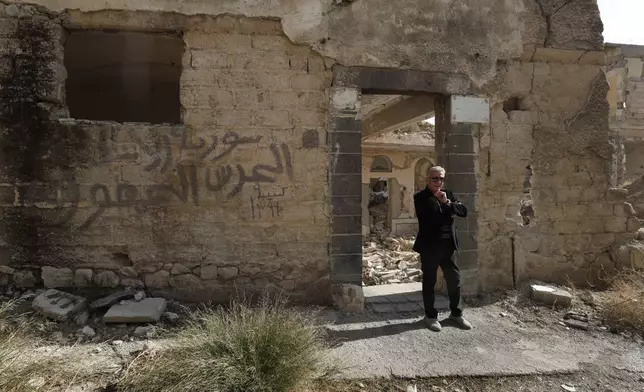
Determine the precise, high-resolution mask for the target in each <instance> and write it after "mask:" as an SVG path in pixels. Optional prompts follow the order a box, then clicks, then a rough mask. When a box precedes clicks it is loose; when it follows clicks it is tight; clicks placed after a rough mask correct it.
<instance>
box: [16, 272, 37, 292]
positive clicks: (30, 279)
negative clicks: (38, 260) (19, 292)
mask: <svg viewBox="0 0 644 392" xmlns="http://www.w3.org/2000/svg"><path fill="white" fill-rule="evenodd" d="M36 282H37V279H36V276H35V275H34V273H33V272H32V271H16V272H15V273H14V274H13V283H14V284H15V285H16V287H18V288H21V289H26V288H30V287H34V286H36Z"/></svg>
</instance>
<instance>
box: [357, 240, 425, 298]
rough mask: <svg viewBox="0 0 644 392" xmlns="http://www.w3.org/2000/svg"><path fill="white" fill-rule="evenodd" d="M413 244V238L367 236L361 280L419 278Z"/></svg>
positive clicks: (368, 282)
mask: <svg viewBox="0 0 644 392" xmlns="http://www.w3.org/2000/svg"><path fill="white" fill-rule="evenodd" d="M413 244H414V240H413V238H403V237H399V238H392V237H382V236H380V235H372V236H370V238H369V240H368V241H366V242H365V244H364V246H363V256H362V265H363V270H364V277H363V281H364V284H365V285H367V286H371V285H378V284H392V283H411V282H419V281H420V280H421V279H420V277H421V275H422V273H421V270H420V256H419V255H418V253H416V252H414V251H413V250H411V247H412V246H413Z"/></svg>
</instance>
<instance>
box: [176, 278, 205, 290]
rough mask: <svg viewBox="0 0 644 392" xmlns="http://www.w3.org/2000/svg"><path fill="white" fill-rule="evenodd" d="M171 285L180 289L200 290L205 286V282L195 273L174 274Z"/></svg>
mask: <svg viewBox="0 0 644 392" xmlns="http://www.w3.org/2000/svg"><path fill="white" fill-rule="evenodd" d="M170 285H171V286H172V287H176V288H178V289H184V290H199V289H201V288H202V287H203V282H202V281H201V279H199V277H198V276H196V275H193V274H185V275H172V276H171V277H170Z"/></svg>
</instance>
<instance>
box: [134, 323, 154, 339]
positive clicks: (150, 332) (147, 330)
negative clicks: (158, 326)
mask: <svg viewBox="0 0 644 392" xmlns="http://www.w3.org/2000/svg"><path fill="white" fill-rule="evenodd" d="M155 332H156V330H155V328H154V327H153V326H151V325H148V326H145V327H136V329H135V330H134V336H136V337H139V338H143V337H147V338H152V337H154V335H155Z"/></svg>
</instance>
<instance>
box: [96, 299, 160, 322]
mask: <svg viewBox="0 0 644 392" xmlns="http://www.w3.org/2000/svg"><path fill="white" fill-rule="evenodd" d="M165 307H166V300H165V299H164V298H146V299H144V300H142V301H138V302H137V301H122V302H121V303H118V304H115V305H113V306H112V307H111V308H110V310H108V311H107V313H105V316H103V321H104V322H105V323H156V322H157V321H159V319H160V318H161V315H162V314H163V312H164V311H165Z"/></svg>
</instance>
